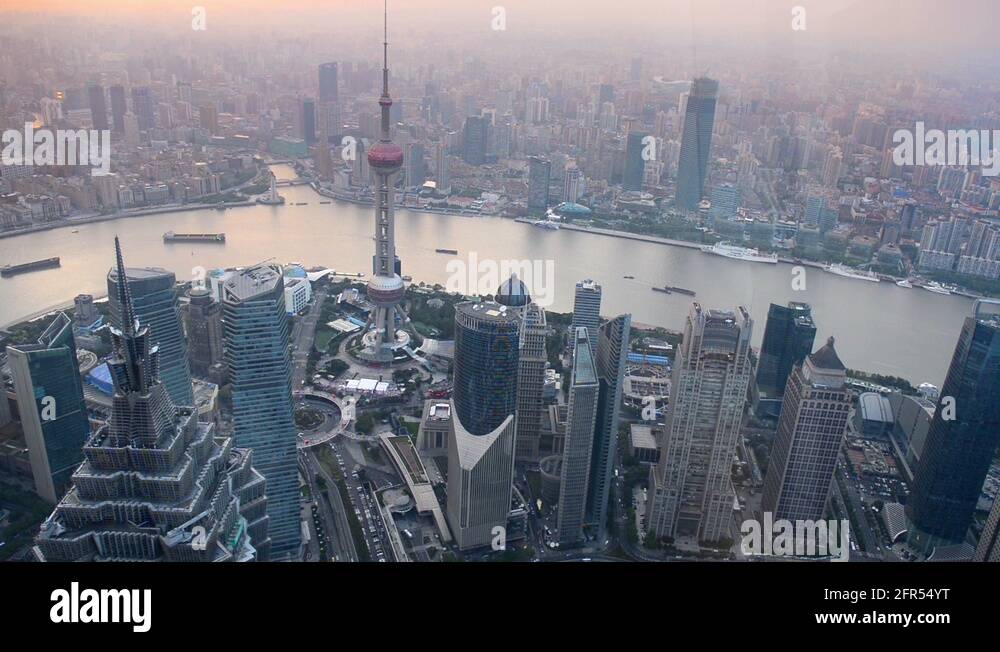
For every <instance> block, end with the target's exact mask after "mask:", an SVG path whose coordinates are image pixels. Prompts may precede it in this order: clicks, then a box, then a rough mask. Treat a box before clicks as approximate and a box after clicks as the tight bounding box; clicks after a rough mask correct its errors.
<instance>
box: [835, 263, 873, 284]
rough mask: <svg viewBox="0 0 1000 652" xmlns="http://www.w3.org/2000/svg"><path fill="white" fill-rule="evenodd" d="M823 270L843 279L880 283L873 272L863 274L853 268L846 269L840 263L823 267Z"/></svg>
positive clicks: (846, 267) (845, 266)
mask: <svg viewBox="0 0 1000 652" xmlns="http://www.w3.org/2000/svg"><path fill="white" fill-rule="evenodd" d="M823 270H824V271H827V272H830V273H831V274H836V275H837V276H843V277H844V278H854V279H858V280H859V281H871V282H872V283H878V282H879V281H880V279H879V277H878V275H877V274H875V272H871V271H868V272H863V271H861V270H860V269H854V268H853V267H848V266H847V265H841V264H840V263H834V264H831V265H824V266H823Z"/></svg>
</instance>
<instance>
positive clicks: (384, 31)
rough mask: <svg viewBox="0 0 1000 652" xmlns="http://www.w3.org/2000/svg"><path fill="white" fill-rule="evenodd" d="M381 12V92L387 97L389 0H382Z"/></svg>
mask: <svg viewBox="0 0 1000 652" xmlns="http://www.w3.org/2000/svg"><path fill="white" fill-rule="evenodd" d="M382 12H383V14H382V94H383V95H385V96H386V97H389V0H383V2H382Z"/></svg>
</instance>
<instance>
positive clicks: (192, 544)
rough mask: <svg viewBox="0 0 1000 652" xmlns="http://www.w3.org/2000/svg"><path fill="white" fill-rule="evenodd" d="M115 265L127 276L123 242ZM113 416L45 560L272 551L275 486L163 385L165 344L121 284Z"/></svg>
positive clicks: (45, 527)
mask: <svg viewBox="0 0 1000 652" xmlns="http://www.w3.org/2000/svg"><path fill="white" fill-rule="evenodd" d="M115 250H116V251H115V253H116V255H117V266H116V271H117V272H118V274H119V276H124V274H125V264H124V262H123V261H122V254H121V248H120V247H119V245H118V240H117V238H116V239H115ZM116 290H117V291H118V296H117V297H116V301H117V304H118V306H119V307H120V309H121V327H120V328H116V327H112V329H111V339H112V342H113V344H114V354H113V355H112V357H111V358H110V359H109V360H108V367H109V369H110V370H111V379H112V380H113V381H114V386H115V393H114V398H113V402H112V406H111V419H110V421H108V423H107V424H105V425H104V426H102V427H101V428H100V430H98V431H97V433H96V434H95V435H94V436H93V437H90V438H89V439H88V440H87V441H86V442H85V443H84V445H83V463H82V464H80V467H79V468H78V469H77V470H76V471H75V472H74V473H73V476H72V480H73V486H72V487H71V488H70V490H69V491H68V492H67V493H66V495H65V496H64V497H63V498H62V500H60V501H59V504H58V505H57V506H56V509H55V511H54V512H53V513H52V515H51V516H49V518H48V519H46V520H45V522H44V523H43V524H42V527H41V531H40V533H39V535H38V539H37V544H38V545H37V546H36V548H35V556H36V557H37V558H38V559H39V560H42V561H187V562H193V561H207V562H215V561H252V560H254V559H257V558H264V557H266V556H267V552H268V548H269V546H270V539H269V538H268V525H269V519H268V517H267V496H266V494H265V490H266V488H267V485H266V482H265V480H264V477H263V476H261V474H260V473H258V472H257V471H256V470H255V469H254V468H253V466H252V462H253V454H254V453H253V451H251V450H249V449H246V448H234V442H233V440H232V439H230V438H226V437H216V436H215V426H214V424H211V423H201V422H199V421H198V412H197V410H196V409H195V408H193V407H184V406H175V405H174V403H173V401H171V399H170V394H169V393H168V392H167V388H166V385H164V384H163V383H162V382H161V381H160V375H159V371H160V365H159V357H160V351H159V347H157V346H156V345H155V343H154V342H155V337H154V335H153V333H152V332H151V330H150V328H149V327H148V326H146V325H145V324H143V323H142V322H141V320H140V318H139V316H138V313H137V312H136V310H135V306H134V305H133V302H132V296H131V287H130V284H128V283H121V284H118V285H117V286H116Z"/></svg>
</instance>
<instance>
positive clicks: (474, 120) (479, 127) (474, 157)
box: [462, 115, 489, 165]
mask: <svg viewBox="0 0 1000 652" xmlns="http://www.w3.org/2000/svg"><path fill="white" fill-rule="evenodd" d="M488 128H489V121H488V120H487V119H486V118H484V117H482V116H475V115H474V116H469V117H468V118H466V119H465V134H464V145H463V149H462V158H463V159H464V160H465V162H466V163H468V164H469V165H482V164H483V163H485V162H486V141H487V132H488Z"/></svg>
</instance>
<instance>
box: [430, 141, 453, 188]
mask: <svg viewBox="0 0 1000 652" xmlns="http://www.w3.org/2000/svg"><path fill="white" fill-rule="evenodd" d="M434 181H435V182H436V183H437V189H438V191H440V192H447V190H448V189H449V188H450V187H451V175H450V174H448V146H447V144H446V143H444V142H439V143H438V144H437V145H436V146H435V148H434Z"/></svg>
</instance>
